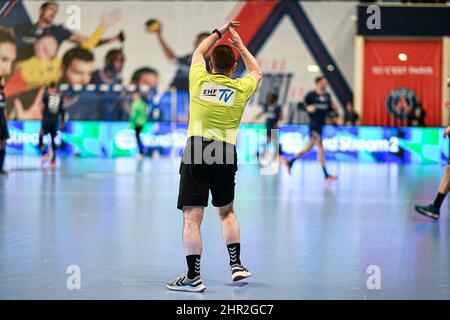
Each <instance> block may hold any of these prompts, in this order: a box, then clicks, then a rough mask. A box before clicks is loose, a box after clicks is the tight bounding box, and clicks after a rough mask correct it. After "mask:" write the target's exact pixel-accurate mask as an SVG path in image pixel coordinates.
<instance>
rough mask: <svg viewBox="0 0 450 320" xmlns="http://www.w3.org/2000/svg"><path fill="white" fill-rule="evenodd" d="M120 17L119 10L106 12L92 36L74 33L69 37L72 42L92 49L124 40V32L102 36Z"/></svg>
mask: <svg viewBox="0 0 450 320" xmlns="http://www.w3.org/2000/svg"><path fill="white" fill-rule="evenodd" d="M120 18H121V14H120V11H119V10H114V11H112V12H111V13H109V14H104V15H103V17H102V22H101V23H100V25H99V26H98V27H97V29H96V30H95V31H94V33H93V34H92V35H91V36H89V37H87V36H84V35H80V34H73V35H72V36H70V38H69V39H70V41H72V42H75V43H78V44H80V45H81V47H82V48H84V49H87V50H92V49H94V48H95V47H97V46H100V45H102V44H107V43H111V42H114V41H117V40H120V41H123V40H124V35H123V33H122V32H120V33H119V34H117V35H115V36H112V37H109V38H102V36H103V34H104V33H105V32H106V30H107V29H108V28H110V27H111V26H112V25H114V24H115V23H117V22H118V21H119V20H120Z"/></svg>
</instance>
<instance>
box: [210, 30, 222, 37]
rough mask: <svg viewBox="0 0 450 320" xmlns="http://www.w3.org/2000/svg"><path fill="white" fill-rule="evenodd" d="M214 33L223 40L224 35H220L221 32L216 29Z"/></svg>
mask: <svg viewBox="0 0 450 320" xmlns="http://www.w3.org/2000/svg"><path fill="white" fill-rule="evenodd" d="M212 33H217V35H218V36H219V39H222V33H220V31H219V30H217V29H214V30H213V32H212Z"/></svg>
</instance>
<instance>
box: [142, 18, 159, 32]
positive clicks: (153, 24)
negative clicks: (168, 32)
mask: <svg viewBox="0 0 450 320" xmlns="http://www.w3.org/2000/svg"><path fill="white" fill-rule="evenodd" d="M145 26H146V28H147V31H148V32H157V31H158V30H159V29H160V28H161V23H160V22H159V21H158V20H156V19H150V20H148V21H147V22H146V23H145Z"/></svg>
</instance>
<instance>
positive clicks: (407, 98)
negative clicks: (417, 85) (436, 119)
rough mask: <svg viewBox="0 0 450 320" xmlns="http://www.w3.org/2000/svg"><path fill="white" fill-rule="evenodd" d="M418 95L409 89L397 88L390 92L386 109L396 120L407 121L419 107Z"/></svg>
mask: <svg viewBox="0 0 450 320" xmlns="http://www.w3.org/2000/svg"><path fill="white" fill-rule="evenodd" d="M417 100H418V99H417V95H416V93H415V92H414V91H413V90H411V89H408V88H396V89H394V90H392V91H391V92H389V95H388V97H387V99H386V108H387V110H388V112H389V115H390V116H391V117H393V118H394V119H398V120H405V119H406V118H407V117H408V115H409V114H410V113H411V112H413V110H414V108H415V107H416V105H417Z"/></svg>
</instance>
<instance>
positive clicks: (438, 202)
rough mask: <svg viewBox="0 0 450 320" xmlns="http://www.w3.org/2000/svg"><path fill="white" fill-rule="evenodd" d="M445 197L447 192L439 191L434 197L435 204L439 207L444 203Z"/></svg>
mask: <svg viewBox="0 0 450 320" xmlns="http://www.w3.org/2000/svg"><path fill="white" fill-rule="evenodd" d="M444 199H445V194H443V193H440V192H438V194H437V195H436V199H434V202H433V205H434V206H435V207H436V208H438V209H439V208H440V207H441V205H442V202H444Z"/></svg>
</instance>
